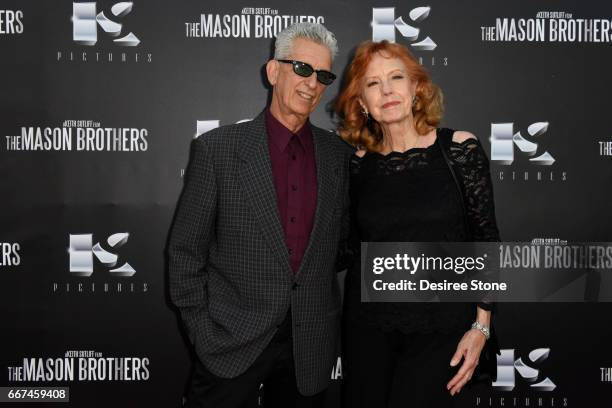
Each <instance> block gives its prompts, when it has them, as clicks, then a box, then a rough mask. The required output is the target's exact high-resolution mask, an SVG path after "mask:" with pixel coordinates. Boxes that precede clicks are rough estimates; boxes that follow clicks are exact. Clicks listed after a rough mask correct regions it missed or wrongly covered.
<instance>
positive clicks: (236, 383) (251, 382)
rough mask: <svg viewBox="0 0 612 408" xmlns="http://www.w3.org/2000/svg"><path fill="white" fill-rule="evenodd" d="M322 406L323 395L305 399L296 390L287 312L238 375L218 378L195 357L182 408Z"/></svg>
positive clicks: (314, 407) (310, 407) (289, 318)
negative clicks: (250, 361)
mask: <svg viewBox="0 0 612 408" xmlns="http://www.w3.org/2000/svg"><path fill="white" fill-rule="evenodd" d="M261 384H263V389H260V386H261ZM262 391H263V392H262ZM324 403H325V392H321V393H319V394H316V395H314V396H308V397H306V396H303V395H301V394H300V393H299V391H298V388H297V384H296V380H295V362H294V360H293V339H292V337H291V311H289V313H288V314H287V318H285V321H284V322H283V323H282V324H281V325H280V326H279V329H278V331H277V333H276V334H275V336H274V338H273V339H272V341H271V342H270V344H269V345H268V346H267V347H266V348H265V349H264V351H263V352H262V353H261V355H260V356H259V357H258V358H257V359H256V360H255V362H254V363H253V365H251V367H249V368H248V369H247V370H246V371H245V372H244V373H242V374H240V375H239V376H237V377H235V378H221V377H218V376H216V375H214V374H212V373H211V372H210V371H208V369H207V368H206V367H205V366H204V365H203V364H202V362H201V361H200V360H199V359H197V358H196V361H194V370H193V374H192V378H191V384H190V388H189V392H188V394H187V402H186V404H185V407H186V408H251V407H261V406H263V407H265V408H281V407H282V408H292V407H295V408H319V407H323V406H324Z"/></svg>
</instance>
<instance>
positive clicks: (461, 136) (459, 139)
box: [452, 130, 478, 144]
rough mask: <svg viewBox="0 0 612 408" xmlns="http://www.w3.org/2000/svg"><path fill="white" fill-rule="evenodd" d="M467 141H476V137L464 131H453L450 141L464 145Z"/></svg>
mask: <svg viewBox="0 0 612 408" xmlns="http://www.w3.org/2000/svg"><path fill="white" fill-rule="evenodd" d="M468 140H476V141H477V140H478V139H477V138H476V136H475V135H474V134H473V133H471V132H467V131H465V130H455V132H454V133H453V138H452V141H453V142H455V143H459V144H461V143H464V142H466V141H468Z"/></svg>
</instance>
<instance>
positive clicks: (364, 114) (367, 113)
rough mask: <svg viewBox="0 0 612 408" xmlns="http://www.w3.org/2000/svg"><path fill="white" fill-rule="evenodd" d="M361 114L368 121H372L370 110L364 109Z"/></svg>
mask: <svg viewBox="0 0 612 408" xmlns="http://www.w3.org/2000/svg"><path fill="white" fill-rule="evenodd" d="M361 113H362V114H363V116H365V118H366V120H369V119H370V113H369V112H368V110H367V109H366V108H363V109H362V110H361Z"/></svg>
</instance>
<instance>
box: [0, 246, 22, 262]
mask: <svg viewBox="0 0 612 408" xmlns="http://www.w3.org/2000/svg"><path fill="white" fill-rule="evenodd" d="M20 251H21V245H20V244H19V243H18V242H0V267H2V269H8V268H9V267H11V266H19V265H21V254H20Z"/></svg>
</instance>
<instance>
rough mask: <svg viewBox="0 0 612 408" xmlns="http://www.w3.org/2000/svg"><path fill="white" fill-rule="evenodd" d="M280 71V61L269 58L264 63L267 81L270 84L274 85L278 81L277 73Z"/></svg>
mask: <svg viewBox="0 0 612 408" xmlns="http://www.w3.org/2000/svg"><path fill="white" fill-rule="evenodd" d="M279 72H280V63H279V62H278V61H276V60H270V61H268V63H267V64H266V75H267V76H268V82H269V83H270V85H272V86H274V85H276V82H277V81H278V74H279Z"/></svg>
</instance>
